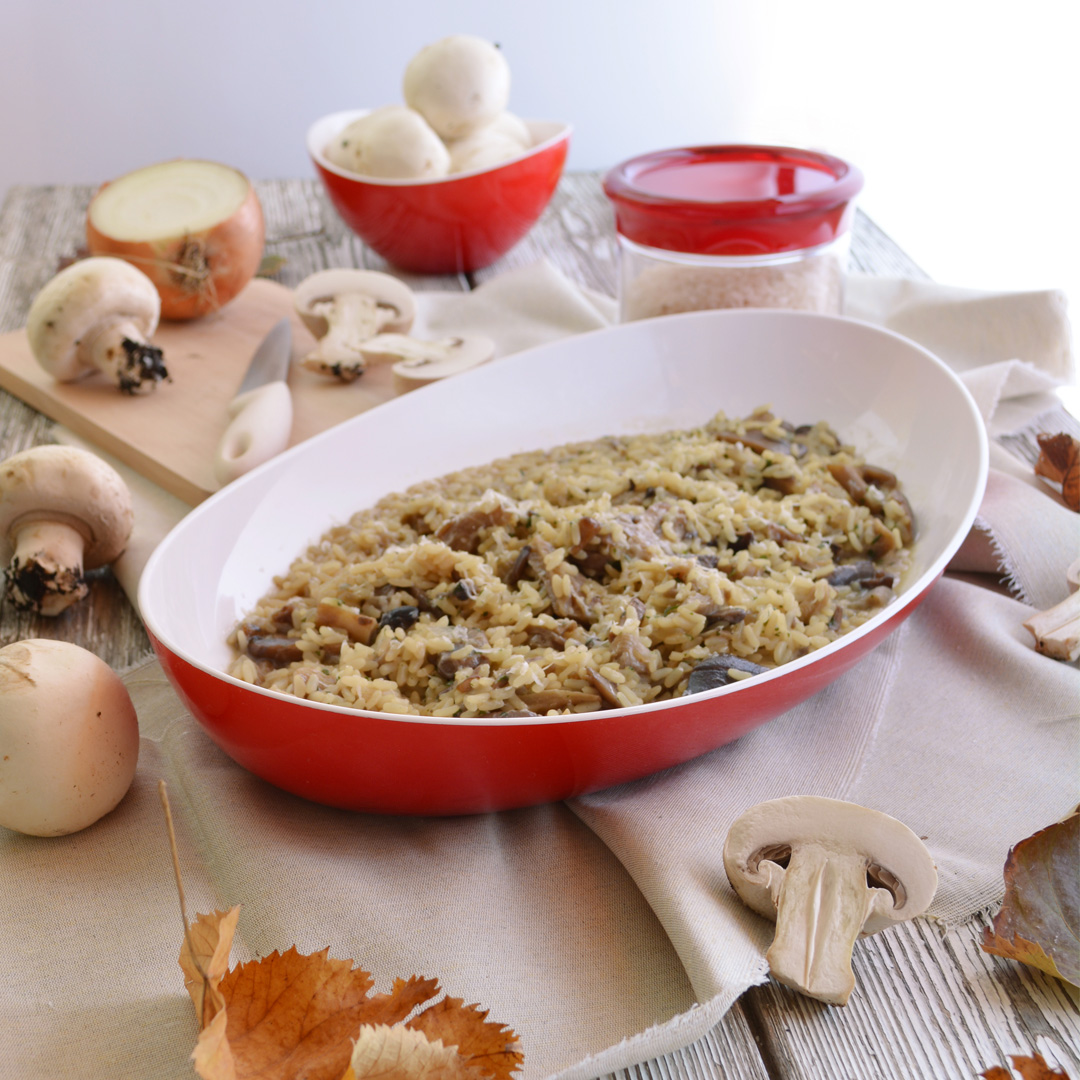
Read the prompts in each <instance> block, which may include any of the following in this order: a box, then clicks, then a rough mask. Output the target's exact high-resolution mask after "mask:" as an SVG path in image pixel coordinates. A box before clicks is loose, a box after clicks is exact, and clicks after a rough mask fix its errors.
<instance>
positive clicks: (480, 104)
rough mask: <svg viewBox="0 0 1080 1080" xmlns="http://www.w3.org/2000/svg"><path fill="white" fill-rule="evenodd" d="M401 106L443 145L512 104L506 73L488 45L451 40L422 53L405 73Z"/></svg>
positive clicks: (469, 39)
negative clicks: (411, 110) (421, 118)
mask: <svg viewBox="0 0 1080 1080" xmlns="http://www.w3.org/2000/svg"><path fill="white" fill-rule="evenodd" d="M404 94H405V103H406V104H407V105H410V106H411V107H412V108H414V109H415V110H416V111H417V112H419V113H421V114H422V115H423V116H424V118H425V119H426V120H427V122H428V123H429V124H430V125H431V126H432V128H434V129H435V131H436V132H437V133H438V134H439V135H440V136H442V138H444V139H460V138H463V137H464V136H466V135H468V134H470V133H471V132H473V131H476V130H477V129H478V128H482V127H484V126H485V125H486V124H490V123H491V122H492V121H493V120H494V119H495V118H496V117H497V116H498V115H499V113H501V112H502V111H503V110H504V109H505V108H506V105H507V102H509V100H510V67H509V65H508V64H507V62H506V59H505V58H504V57H503V54H502V53H501V52H500V51H499V50H498V49H497V48H496V47H495V46H494V45H493V44H492V43H491V42H490V41H485V40H484V39H483V38H479V37H473V36H472V35H471V34H454V35H452V36H451V37H446V38H443V39H442V40H441V41H436V42H435V43H434V44H432V45H428V46H426V47H425V48H423V49H421V50H420V52H418V53H417V54H416V56H414V57H413V58H412V60H410V61H409V65H408V67H407V68H406V69H405V80H404Z"/></svg>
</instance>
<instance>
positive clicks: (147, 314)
mask: <svg viewBox="0 0 1080 1080" xmlns="http://www.w3.org/2000/svg"><path fill="white" fill-rule="evenodd" d="M160 316H161V298H160V296H159V295H158V291H157V289H155V288H154V284H153V282H152V281H151V280H150V279H149V278H148V277H147V276H146V275H145V274H144V273H143V272H142V271H141V270H138V269H137V268H136V267H134V266H132V265H131V264H130V263H127V262H124V260H123V259H115V258H112V257H111V256H105V255H102V256H95V257H93V258H90V259H82V260H80V261H79V262H75V263H72V264H71V265H70V266H68V267H66V268H65V269H63V270H61V271H60V273H58V274H57V275H56V276H55V277H53V278H52V279H51V280H50V281H48V282H47V283H46V284H45V287H44V288H43V289H42V290H41V291H40V292H39V293H38V294H37V296H35V297H34V302H33V303H32V304H31V305H30V312H29V315H28V316H27V321H26V335H27V338H28V340H29V343H30V351H31V352H32V353H33V354H34V358H35V359H36V360H37V362H38V363H39V364H40V365H41V366H42V367H43V368H44V369H45V370H46V371H47V372H48V373H49V374H50V375H52V376H53V378H54V379H56V380H57V381H58V382H71V381H73V380H75V379H80V378H82V377H83V376H85V375H89V374H90V373H92V372H95V371H98V372H101V373H103V374H104V375H105V377H106V378H107V379H109V381H110V382H112V383H115V385H116V386H117V387H118V388H119V389H120V390H122V391H124V392H125V393H128V394H134V393H138V392H139V391H142V390H146V389H152V388H153V387H154V386H156V385H157V384H158V383H159V382H161V380H162V379H167V378H168V376H169V373H168V371H167V370H166V368H165V362H164V359H163V358H162V354H161V349H159V348H158V347H157V346H155V345H154V344H152V342H151V340H150V339H151V338H152V337H153V334H154V331H155V330H156V329H157V325H158V319H159V318H160Z"/></svg>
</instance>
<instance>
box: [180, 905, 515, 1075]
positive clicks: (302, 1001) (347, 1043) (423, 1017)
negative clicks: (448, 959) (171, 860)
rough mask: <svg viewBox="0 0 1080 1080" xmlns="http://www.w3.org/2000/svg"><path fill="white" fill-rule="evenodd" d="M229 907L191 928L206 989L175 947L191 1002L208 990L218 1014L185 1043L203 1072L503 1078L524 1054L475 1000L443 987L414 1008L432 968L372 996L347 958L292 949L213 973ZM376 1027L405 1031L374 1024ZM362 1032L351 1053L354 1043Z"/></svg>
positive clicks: (430, 982) (433, 988)
mask: <svg viewBox="0 0 1080 1080" xmlns="http://www.w3.org/2000/svg"><path fill="white" fill-rule="evenodd" d="M238 910H239V909H233V911H231V912H227V913H222V912H216V913H215V914H214V915H212V916H198V918H197V919H196V922H195V924H194V925H193V927H192V930H191V933H190V935H189V936H190V937H191V938H192V945H193V948H194V956H195V958H197V959H199V960H200V963H202V965H203V971H204V972H206V976H207V977H206V978H203V979H202V983H201V986H202V987H205V988H208V989H206V990H205V991H204V997H203V998H200V997H199V996H197V990H198V989H199V988H200V984H199V978H200V973H199V971H198V969H197V968H196V967H195V965H194V963H193V962H192V958H191V955H190V950H189V949H188V947H187V945H186V943H185V946H184V950H183V952H182V954H181V963H182V965H183V966H184V970H185V974H187V973H188V972H189V968H190V970H191V971H192V972H194V975H193V976H192V982H194V983H195V985H196V990H192V991H191V993H192V1000H193V1001H194V1002H195V1006H196V1009H197V1010H198V1009H200V1007H202V1008H203V1009H204V1010H205V997H207V996H209V993H210V992H211V991H212V992H213V994H214V995H216V996H215V1001H216V1002H217V1008H216V1013H215V1015H214V1016H213V1018H212V1021H211V1020H209V1019H208V1020H207V1022H206V1023H205V1024H204V1025H203V1030H202V1032H201V1033H200V1035H199V1040H198V1043H197V1044H196V1047H195V1051H194V1053H193V1054H192V1059H193V1060H194V1063H195V1071H196V1073H197V1074H198V1075H199V1076H201V1077H203V1080H245V1078H249V1077H250V1078H254V1077H259V1078H260V1080H296V1078H299V1077H303V1078H305V1080H361V1078H368V1077H372V1078H373V1077H376V1076H377V1077H379V1078H380V1080H404V1078H405V1077H414V1076H415V1077H423V1078H424V1080H510V1076H511V1073H512V1072H513V1071H514V1069H516V1068H517V1067H518V1066H519V1065H520V1064H521V1062H522V1061H523V1056H522V1055H521V1053H520V1052H518V1051H517V1049H516V1047H517V1037H516V1036H515V1035H514V1033H513V1032H512V1031H510V1030H509V1029H507V1028H504V1027H503V1026H502V1025H500V1024H494V1023H490V1022H488V1021H487V1020H486V1016H487V1013H486V1012H483V1011H481V1010H479V1009H478V1007H477V1006H474V1005H471V1006H468V1007H464V1006H463V1005H462V1002H461V1000H460V999H457V998H444V999H442V1000H440V1001H435V1003H434V1004H433V1005H431V1006H429V1007H428V1008H427V1009H425V1010H424V1011H422V1012H419V1013H417V1012H416V1010H417V1009H418V1008H420V1006H422V1005H423V1004H424V1003H425V1002H428V1001H431V1000H432V999H433V998H436V997H437V996H438V994H439V992H440V990H439V984H438V980H436V979H426V978H421V977H419V976H415V975H414V976H412V977H411V978H409V979H396V980H395V981H394V984H393V987H392V989H391V991H390V993H388V994H374V995H372V994H370V990H371V987H372V978H371V975H370V974H369V973H368V972H366V971H361V970H360V969H359V968H353V966H352V961H351V960H334V959H332V958H331V957H330V956H329V955H328V950H327V949H323V950H322V951H321V952H318V953H315V954H314V955H312V956H303V955H301V954H300V953H298V952H297V951H296V949H295V948H292V949H289V950H288V951H287V952H285V953H278V952H273V953H271V954H270V955H269V956H266V957H264V958H263V959H262V960H256V961H252V962H250V963H247V964H241V965H239V966H238V967H236V968H234V969H233V970H231V971H227V972H225V973H224V974H221V973H220V971H221V968H222V965H223V964H225V963H227V959H228V946H227V944H226V945H224V946H223V942H225V941H226V938H227V940H228V941H230V942H231V940H232V932H233V929H234V928H235V925H236V913H237V912H238ZM223 950H224V951H223ZM211 972H212V973H213V976H212V977H211ZM414 1013H415V1014H416V1015H412V1014H414ZM410 1015H412V1019H411V1020H410V1021H409V1023H408V1025H404V1024H403V1023H402V1021H404V1020H405V1019H406V1018H407V1017H410ZM384 1029H385V1030H386V1031H393V1032H408V1034H407V1035H403V1034H399V1033H398V1034H394V1035H393V1036H392V1037H388V1036H385V1035H378V1036H374V1035H372V1034H371V1033H372V1032H380V1031H383V1030H384ZM361 1041H362V1042H363V1046H364V1050H363V1052H362V1053H361V1054H360V1056H359V1057H356V1055H355V1054H354V1049H353V1044H354V1042H357V1043H358V1045H359V1043H360V1042H361ZM419 1043H423V1044H425V1045H423V1046H419ZM418 1047H419V1048H418ZM351 1063H354V1064H351ZM357 1067H359V1069H360V1070H361V1071H359V1072H358V1071H356V1069H357Z"/></svg>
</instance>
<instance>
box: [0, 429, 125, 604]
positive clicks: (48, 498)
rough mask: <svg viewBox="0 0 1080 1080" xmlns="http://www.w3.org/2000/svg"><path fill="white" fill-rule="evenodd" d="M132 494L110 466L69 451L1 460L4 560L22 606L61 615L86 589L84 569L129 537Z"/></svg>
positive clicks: (0, 553) (103, 561)
mask: <svg viewBox="0 0 1080 1080" xmlns="http://www.w3.org/2000/svg"><path fill="white" fill-rule="evenodd" d="M133 521H134V513H133V510H132V505H131V493H130V492H129V491H128V488H127V485H126V484H125V483H124V481H123V479H122V478H121V476H120V474H119V473H117V471H116V470H115V469H114V468H112V466H111V465H109V464H107V463H106V462H104V461H102V460H101V458H99V457H97V456H96V455H94V454H91V453H90V452H89V451H87V450H80V449H77V448H76V447H72V446H37V447H33V448H31V449H29V450H23V451H21V452H20V453H18V454H14V455H12V456H11V457H9V458H8V459H7V460H5V461H3V462H0V558H2V559H3V560H4V561H7V560H8V559H10V562H9V563H8V567H7V579H8V580H7V595H8V597H9V598H10V600H11V602H12V603H13V604H14V605H15V606H16V607H18V608H22V609H25V610H30V611H36V612H38V613H39V614H41V615H59V614H60V613H61V612H62V611H64V610H65V609H66V608H68V607H69V606H70V605H71V604H73V603H74V602H75V601H76V600H80V599H82V597H84V596H85V595H86V593H87V591H88V588H87V584H86V579H85V577H84V576H83V570H84V568H85V569H88V570H92V569H95V568H96V567H99V566H105V565H107V564H108V563H111V562H113V561H114V560H115V559H117V558H118V557H119V556H120V555H121V553H122V552H123V551H124V548H125V547H126V545H127V542H128V538H129V537H130V535H131V529H132V524H133Z"/></svg>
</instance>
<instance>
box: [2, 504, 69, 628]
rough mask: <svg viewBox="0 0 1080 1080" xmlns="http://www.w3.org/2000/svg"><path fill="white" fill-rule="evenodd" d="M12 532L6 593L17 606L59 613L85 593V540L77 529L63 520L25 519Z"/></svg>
mask: <svg viewBox="0 0 1080 1080" xmlns="http://www.w3.org/2000/svg"><path fill="white" fill-rule="evenodd" d="M11 535H12V540H13V543H14V548H15V553H14V555H12V557H11V564H10V566H9V568H8V596H9V598H10V599H11V602H12V603H13V604H14V605H15V606H16V607H17V608H19V609H20V610H23V611H27V610H33V611H39V612H40V613H41V614H42V615H59V614H60V613H61V612H62V611H64V610H65V609H67V608H68V607H70V606H71V605H72V604H74V603H75V601H77V600H81V599H82V598H83V597H84V596H86V594H87V591H88V589H87V585H86V579H85V577H83V552H84V550H85V545H86V540H85V537H84V536H83V534H82V532H80V531H79V529H77V528H76V527H75V526H73V525H69V524H68V523H67V522H63V521H27V522H25V523H23V524H21V525H17V526H16V527H15V528H13V529H12V530H11Z"/></svg>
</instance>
